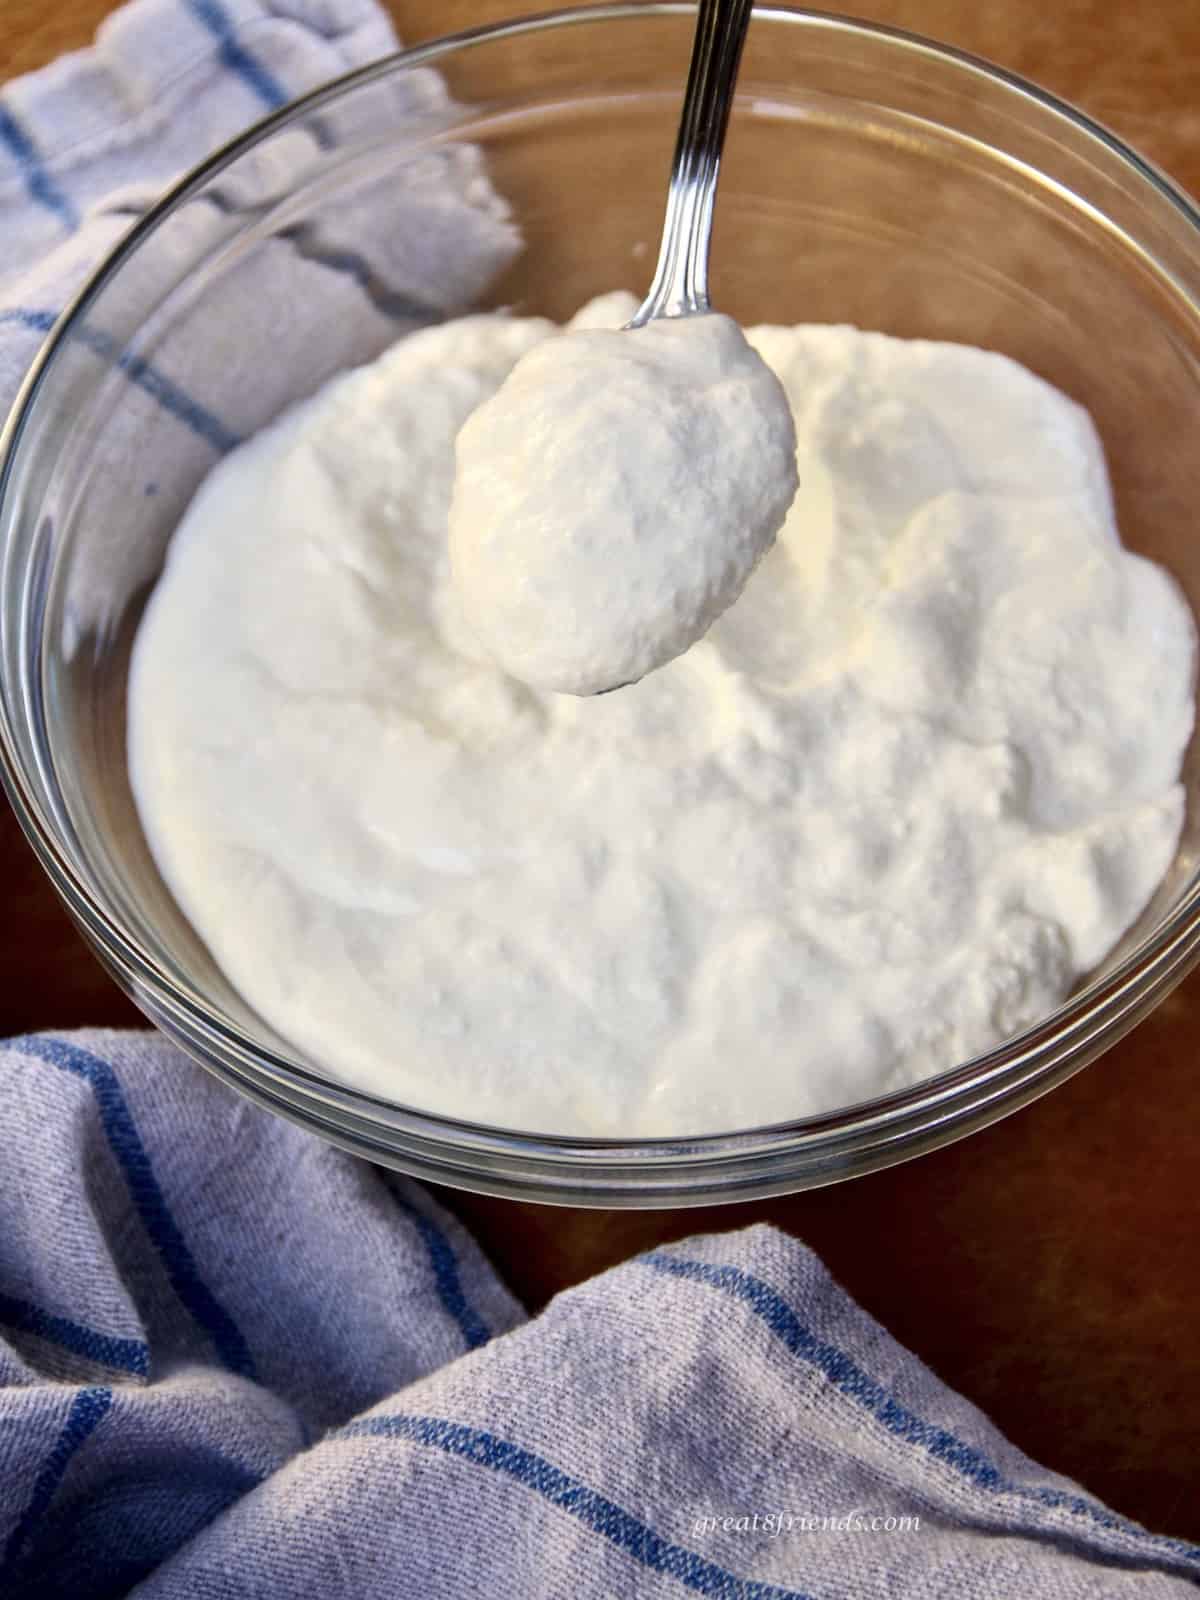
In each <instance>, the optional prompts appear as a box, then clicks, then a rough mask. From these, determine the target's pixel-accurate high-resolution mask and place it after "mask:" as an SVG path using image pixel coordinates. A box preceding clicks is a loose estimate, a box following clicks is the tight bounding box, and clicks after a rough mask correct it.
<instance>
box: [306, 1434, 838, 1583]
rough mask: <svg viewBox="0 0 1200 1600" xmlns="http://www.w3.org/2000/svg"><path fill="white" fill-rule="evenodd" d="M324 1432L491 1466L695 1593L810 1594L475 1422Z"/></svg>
mask: <svg viewBox="0 0 1200 1600" xmlns="http://www.w3.org/2000/svg"><path fill="white" fill-rule="evenodd" d="M330 1437H331V1438H335V1439H362V1438H370V1437H376V1438H387V1439H405V1440H407V1441H409V1442H410V1443H412V1444H422V1445H430V1446H432V1447H433V1448H435V1449H438V1450H443V1451H445V1453H446V1454H447V1455H451V1456H458V1457H459V1458H460V1459H462V1460H464V1461H472V1462H474V1463H475V1464H476V1465H477V1466H481V1467H488V1468H490V1469H491V1470H492V1471H493V1472H502V1473H504V1474H505V1476H506V1477H509V1478H512V1479H514V1480H515V1481H516V1482H517V1483H520V1484H523V1485H524V1486H525V1487H526V1488H529V1489H532V1490H533V1491H534V1492H535V1493H536V1494H540V1495H541V1496H542V1498H543V1499H544V1500H548V1501H549V1502H550V1504H551V1505H553V1506H557V1507H558V1508H559V1510H561V1511H565V1512H567V1513H568V1514H569V1515H570V1516H572V1517H575V1518H576V1519H577V1520H578V1521H580V1522H582V1523H584V1524H585V1526H587V1527H589V1528H591V1529H592V1531H593V1532H594V1533H598V1534H600V1535H602V1537H603V1538H605V1539H607V1540H609V1542H610V1543H611V1544H614V1545H616V1546H617V1548H618V1549H620V1550H623V1551H624V1552H625V1553H626V1554H627V1555H629V1556H632V1557H633V1559H634V1560H635V1561H638V1562H640V1563H641V1565H642V1566H643V1567H648V1568H649V1569H650V1571H652V1572H661V1573H664V1574H666V1575H667V1576H668V1577H672V1578H674V1579H676V1581H677V1582H679V1583H681V1584H683V1586H684V1587H685V1588H687V1589H691V1590H692V1591H693V1593H695V1594H705V1595H718V1596H720V1600H808V1597H807V1596H805V1595H802V1594H799V1593H798V1592H797V1591H796V1590H793V1589H780V1588H777V1587H776V1586H775V1585H774V1584H770V1583H755V1582H752V1581H750V1580H748V1579H745V1578H738V1577H735V1576H734V1574H733V1573H732V1572H727V1571H726V1570H725V1568H724V1567H718V1566H716V1565H715V1564H714V1563H713V1562H711V1561H705V1560H704V1558H703V1556H698V1555H697V1554H696V1553H695V1551H693V1550H687V1549H685V1548H684V1547H683V1546H682V1545H678V1544H672V1543H671V1542H670V1541H669V1540H667V1539H664V1538H663V1537H662V1535H661V1534H658V1533H655V1531H654V1529H653V1528H650V1527H648V1526H647V1525H646V1524H645V1523H644V1522H641V1521H639V1519H638V1518H637V1517H635V1516H634V1515H633V1514H632V1513H631V1512H629V1511H626V1510H624V1509H623V1507H621V1506H619V1505H617V1504H615V1502H613V1501H612V1500H609V1499H607V1498H606V1497H605V1496H604V1495H602V1494H599V1493H598V1492H597V1491H596V1490H595V1489H590V1488H588V1486H587V1484H585V1483H582V1482H581V1481H580V1480H579V1479H578V1478H573V1477H571V1475H570V1474H569V1473H567V1472H563V1471H562V1469H561V1468H560V1467H556V1466H554V1465H553V1464H552V1463H551V1462H549V1461H547V1460H546V1459H545V1458H544V1457H543V1456H539V1455H535V1454H534V1453H533V1451H532V1450H525V1449H522V1447H521V1446H520V1445H516V1444H513V1443H511V1442H510V1441H509V1440H507V1439H500V1438H497V1437H496V1435H495V1434H493V1433H485V1432H484V1431H483V1430H482V1429H481V1428H472V1427H469V1426H468V1425H467V1424H466V1423H462V1422H450V1421H447V1420H446V1419H445V1418H442V1417H418V1416H408V1415H404V1414H400V1415H394V1416H384V1417H365V1418H364V1419H363V1420H362V1421H361V1422H352V1423H350V1424H349V1425H348V1426H347V1427H345V1428H339V1429H338V1430H337V1432H336V1433H334V1434H332V1435H330Z"/></svg>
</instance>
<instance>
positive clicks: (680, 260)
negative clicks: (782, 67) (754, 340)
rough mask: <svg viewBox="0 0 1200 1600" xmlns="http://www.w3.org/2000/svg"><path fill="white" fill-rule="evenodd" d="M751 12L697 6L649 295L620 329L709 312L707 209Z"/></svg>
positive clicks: (715, 4) (708, 0)
mask: <svg viewBox="0 0 1200 1600" xmlns="http://www.w3.org/2000/svg"><path fill="white" fill-rule="evenodd" d="M752 9H753V5H752V0H700V7H699V11H698V12H697V15H696V35H695V39H694V41H693V43H692V64H691V66H690V67H689V69H688V80H687V89H686V91H685V93H684V97H683V112H682V114H681V116H680V118H679V136H678V139H677V141H676V144H675V159H674V162H673V163H672V166H671V181H670V184H669V186H668V189H667V212H666V216H665V218H664V219H663V233H662V244H661V245H660V247H659V253H658V265H657V267H656V268H655V269H654V280H653V282H652V283H651V285H650V292H649V294H647V296H646V298H645V300H643V301H642V303H641V305H640V306H639V307H638V309H637V311H636V312H635V313H634V315H633V317H632V318H631V319H630V320H629V322H627V323H626V327H627V328H641V327H643V326H644V325H645V324H646V323H647V322H651V321H653V319H654V318H655V317H691V316H696V315H698V314H700V313H702V312H705V311H711V310H712V306H711V303H710V302H709V298H708V246H709V240H710V238H711V236H712V221H713V202H714V199H715V197H716V192H717V175H718V173H719V171H720V167H721V151H722V149H723V148H724V145H725V130H726V128H727V127H728V125H729V112H730V109H731V107H732V105H733V94H734V88H735V86H736V84H737V74H738V64H739V63H740V61H741V59H742V46H743V44H744V43H745V42H746V29H747V28H748V27H749V25H750V12H751V10H752Z"/></svg>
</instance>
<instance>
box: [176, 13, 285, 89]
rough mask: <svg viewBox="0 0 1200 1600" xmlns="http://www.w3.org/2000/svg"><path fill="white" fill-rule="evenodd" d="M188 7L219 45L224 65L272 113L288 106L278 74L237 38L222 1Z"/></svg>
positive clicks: (231, 20)
mask: <svg viewBox="0 0 1200 1600" xmlns="http://www.w3.org/2000/svg"><path fill="white" fill-rule="evenodd" d="M186 5H187V8H188V10H189V11H190V12H191V13H192V15H193V16H194V17H195V18H196V20H197V21H198V22H200V23H202V24H203V25H204V26H205V27H206V28H207V29H208V31H209V33H211V34H212V36H213V38H214V39H216V40H217V41H218V42H219V44H220V46H221V51H220V58H221V65H222V66H225V67H228V68H229V70H230V72H234V73H236V74H237V76H238V77H239V78H241V80H242V82H243V83H244V84H245V85H246V86H247V88H249V89H250V90H252V91H253V93H254V94H256V95H257V96H258V98H259V99H260V100H261V101H262V103H263V105H265V106H267V107H268V108H269V109H270V110H271V111H274V110H276V109H277V108H278V107H279V106H281V105H283V104H285V102H286V101H287V100H288V98H289V96H288V93H287V90H286V89H284V87H283V85H282V84H281V83H280V82H279V80H278V78H276V76H275V74H274V73H273V72H271V71H270V70H269V68H267V67H264V66H263V64H262V62H261V61H259V60H258V59H257V58H256V57H255V56H253V55H251V53H250V51H249V50H247V49H246V47H245V45H244V44H243V43H242V42H241V40H240V39H239V38H238V36H237V30H236V28H235V27H234V25H233V19H232V18H231V17H230V15H229V13H228V12H227V11H226V10H225V7H224V6H223V5H221V3H220V0H186Z"/></svg>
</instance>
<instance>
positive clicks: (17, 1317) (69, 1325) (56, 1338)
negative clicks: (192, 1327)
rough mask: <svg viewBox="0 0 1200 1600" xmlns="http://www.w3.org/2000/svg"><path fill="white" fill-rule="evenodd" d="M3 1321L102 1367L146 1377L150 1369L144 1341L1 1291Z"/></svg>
mask: <svg viewBox="0 0 1200 1600" xmlns="http://www.w3.org/2000/svg"><path fill="white" fill-rule="evenodd" d="M0 1323H2V1324H3V1325H4V1326H5V1327H8V1328H14V1329H16V1330H17V1331H18V1332H19V1333H32V1334H36V1335H37V1337H38V1338H39V1339H45V1340H47V1341H48V1342H49V1343H50V1344H56V1345H58V1346H60V1348H62V1349H63V1350H69V1351H70V1352H71V1354H72V1355H76V1356H82V1357H83V1358H84V1359H85V1360H86V1361H94V1362H96V1363H97V1364H98V1365H100V1366H103V1367H115V1368H117V1369H118V1370H119V1371H121V1372H132V1373H133V1374H134V1375H135V1376H136V1377H139V1378H144V1377H145V1376H146V1375H147V1373H148V1372H149V1370H150V1351H149V1348H148V1347H147V1345H146V1344H145V1342H144V1341H143V1340H141V1339H118V1338H116V1337H114V1336H113V1335H111V1334H107V1333H97V1331H96V1330H95V1328H88V1327H85V1326H84V1325H83V1323H81V1322H72V1321H71V1319H70V1318H69V1317H60V1316H58V1315H57V1314H56V1313H54V1312H52V1311H46V1310H44V1309H43V1308H42V1307H41V1306H35V1305H33V1304H32V1303H31V1302H30V1301H28V1300H18V1299H17V1298H16V1297H15V1296H13V1295H7V1294H0Z"/></svg>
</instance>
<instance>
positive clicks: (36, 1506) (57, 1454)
mask: <svg viewBox="0 0 1200 1600" xmlns="http://www.w3.org/2000/svg"><path fill="white" fill-rule="evenodd" d="M112 1399H113V1397H112V1390H111V1389H80V1390H79V1392H78V1393H77V1394H76V1396H75V1398H74V1400H72V1402H71V1409H70V1411H69V1412H68V1413H67V1420H66V1422H64V1423H63V1426H62V1430H61V1432H60V1433H59V1435H58V1438H57V1439H56V1440H55V1441H54V1445H53V1447H52V1448H51V1451H50V1454H49V1455H48V1456H47V1457H46V1460H45V1463H44V1464H43V1466H42V1470H41V1471H40V1472H39V1473H38V1475H37V1478H36V1479H35V1481H34V1485H33V1492H32V1494H31V1495H30V1496H29V1503H28V1504H27V1505H26V1507H25V1510H24V1512H23V1513H22V1515H21V1516H20V1518H19V1519H18V1521H17V1525H16V1527H15V1528H14V1529H13V1531H12V1533H11V1535H10V1536H9V1540H8V1544H7V1545H6V1546H5V1550H4V1554H3V1556H2V1557H0V1578H3V1577H4V1575H5V1573H11V1572H12V1569H13V1566H14V1564H15V1563H16V1561H17V1560H18V1558H19V1557H20V1555H21V1552H22V1550H23V1549H24V1548H25V1546H26V1544H27V1543H28V1542H29V1539H30V1536H31V1535H32V1533H33V1531H34V1529H35V1528H36V1526H37V1524H38V1522H39V1521H40V1520H41V1518H42V1517H43V1516H44V1515H45V1514H46V1510H47V1508H48V1507H49V1505H50V1502H51V1501H52V1500H53V1499H54V1495H55V1492H56V1491H57V1489H58V1486H59V1484H60V1483H61V1482H62V1481H63V1478H64V1476H65V1475H66V1471H67V1468H68V1467H69V1466H70V1464H71V1458H72V1456H74V1454H75V1452H76V1451H77V1450H78V1449H79V1447H80V1445H82V1444H83V1443H84V1441H85V1440H86V1439H87V1438H89V1436H90V1435H91V1434H93V1433H94V1432H95V1431H96V1428H97V1427H98V1426H99V1425H100V1423H101V1421H103V1419H104V1417H105V1415H106V1413H107V1412H108V1409H109V1407H110V1406H111V1405H112Z"/></svg>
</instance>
